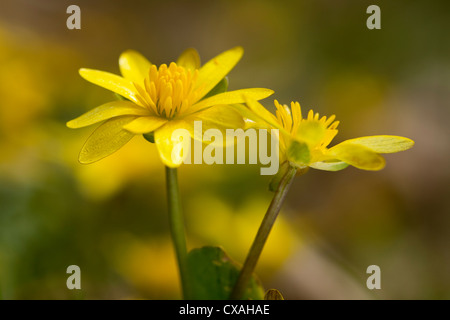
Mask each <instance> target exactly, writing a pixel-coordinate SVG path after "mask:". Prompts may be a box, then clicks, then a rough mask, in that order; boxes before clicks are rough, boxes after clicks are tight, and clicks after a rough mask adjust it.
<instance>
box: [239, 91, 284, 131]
mask: <svg viewBox="0 0 450 320" xmlns="http://www.w3.org/2000/svg"><path fill="white" fill-rule="evenodd" d="M245 102H246V103H247V106H248V108H249V109H250V110H251V111H252V112H253V113H254V114H255V117H254V119H251V120H254V121H256V122H258V121H261V120H262V121H265V122H267V123H268V124H269V125H270V126H271V127H273V128H275V129H280V130H283V131H284V129H283V127H282V126H281V125H280V124H279V123H278V121H277V118H276V117H275V116H274V115H273V114H272V113H270V112H269V110H267V109H266V108H264V106H263V105H262V104H261V103H259V102H258V101H256V100H254V99H250V98H247V97H246V99H245Z"/></svg>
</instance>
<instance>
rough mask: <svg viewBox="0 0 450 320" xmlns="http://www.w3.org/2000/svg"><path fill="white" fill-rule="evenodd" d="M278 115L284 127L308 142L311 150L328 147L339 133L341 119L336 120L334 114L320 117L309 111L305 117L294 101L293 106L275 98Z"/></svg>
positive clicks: (295, 136)
mask: <svg viewBox="0 0 450 320" xmlns="http://www.w3.org/2000/svg"><path fill="white" fill-rule="evenodd" d="M275 107H276V108H277V110H276V116H277V120H278V122H279V123H280V124H281V125H282V126H283V128H284V129H285V130H286V131H287V132H289V133H291V136H292V137H293V138H295V139H298V140H301V141H304V142H306V143H308V145H309V147H310V149H311V150H314V149H323V148H326V147H327V146H328V145H329V144H330V142H331V140H333V138H334V137H335V136H336V134H337V126H338V125H339V121H334V119H335V118H336V117H335V116H334V115H332V116H331V117H329V118H327V117H325V116H323V117H322V118H319V114H318V113H314V112H313V111H312V110H310V111H309V113H308V117H307V118H305V119H303V118H302V112H301V109H300V104H299V103H298V102H292V103H291V108H290V109H289V107H288V106H287V105H281V104H280V103H278V101H276V100H275Z"/></svg>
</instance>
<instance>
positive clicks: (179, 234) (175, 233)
mask: <svg viewBox="0 0 450 320" xmlns="http://www.w3.org/2000/svg"><path fill="white" fill-rule="evenodd" d="M166 184H167V201H168V209H169V224H170V232H171V235H172V241H173V244H174V247H175V253H176V257H177V262H178V269H179V273H180V278H181V287H182V290H183V298H184V299H188V298H189V290H188V287H189V286H188V275H187V249H186V238H185V230H184V220H183V214H182V210H181V200H180V192H179V189H178V178H177V169H173V168H169V167H166Z"/></svg>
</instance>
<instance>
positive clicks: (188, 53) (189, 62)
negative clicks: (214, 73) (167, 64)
mask: <svg viewBox="0 0 450 320" xmlns="http://www.w3.org/2000/svg"><path fill="white" fill-rule="evenodd" d="M177 65H179V66H180V67H184V68H186V69H189V70H192V71H194V70H195V69H199V68H200V56H199V54H198V52H197V50H195V49H194V48H188V49H186V50H184V51H183V53H182V54H181V55H180V57H179V58H178V60H177Z"/></svg>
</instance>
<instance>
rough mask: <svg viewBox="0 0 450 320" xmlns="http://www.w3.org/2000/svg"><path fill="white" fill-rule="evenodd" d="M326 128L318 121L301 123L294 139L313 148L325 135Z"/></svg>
mask: <svg viewBox="0 0 450 320" xmlns="http://www.w3.org/2000/svg"><path fill="white" fill-rule="evenodd" d="M326 132H327V131H326V127H325V125H324V124H323V123H320V122H318V121H302V122H300V123H299V125H298V128H297V132H296V138H297V139H300V140H302V141H305V142H307V143H308V144H309V145H310V146H312V147H314V146H316V145H318V144H319V142H321V141H322V140H323V139H324V138H325V134H326Z"/></svg>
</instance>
